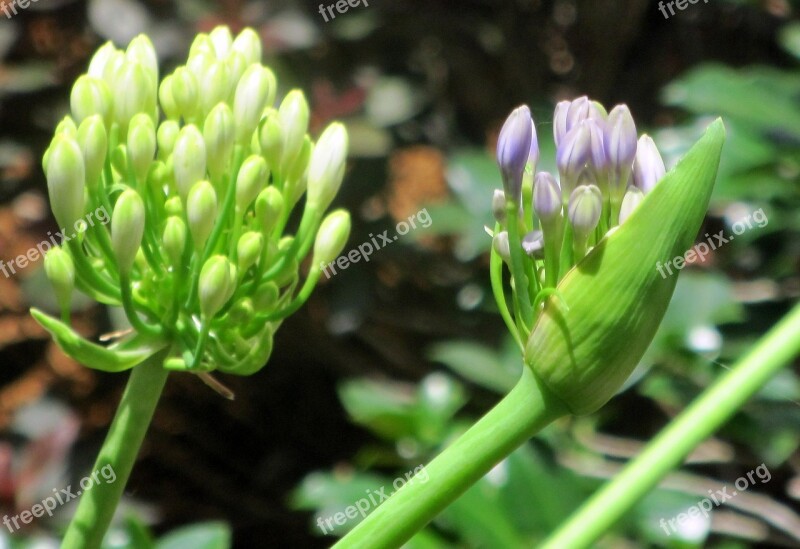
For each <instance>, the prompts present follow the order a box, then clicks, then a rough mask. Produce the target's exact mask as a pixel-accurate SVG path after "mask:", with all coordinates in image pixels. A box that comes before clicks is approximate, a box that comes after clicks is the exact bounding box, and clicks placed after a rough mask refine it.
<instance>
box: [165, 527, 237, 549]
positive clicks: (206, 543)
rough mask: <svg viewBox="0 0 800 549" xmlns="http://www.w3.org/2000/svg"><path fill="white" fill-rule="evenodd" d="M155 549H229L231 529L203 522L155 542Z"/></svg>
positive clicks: (179, 529) (176, 531) (171, 533)
mask: <svg viewBox="0 0 800 549" xmlns="http://www.w3.org/2000/svg"><path fill="white" fill-rule="evenodd" d="M155 547H156V549H187V548H188V547H191V548H192V549H229V548H230V547H231V529H230V527H229V526H228V525H227V524H225V523H222V522H203V523H200V524H192V525H189V526H184V527H183V528H178V529H177V530H173V531H172V532H170V533H169V534H167V535H166V536H164V537H163V538H161V539H160V540H158V542H156V545H155Z"/></svg>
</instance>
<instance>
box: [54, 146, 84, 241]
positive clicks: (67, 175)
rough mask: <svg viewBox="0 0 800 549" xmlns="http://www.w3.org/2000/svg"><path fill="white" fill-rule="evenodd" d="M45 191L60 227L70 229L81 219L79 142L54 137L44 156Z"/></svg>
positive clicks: (81, 162) (81, 164)
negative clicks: (45, 161) (45, 163)
mask: <svg viewBox="0 0 800 549" xmlns="http://www.w3.org/2000/svg"><path fill="white" fill-rule="evenodd" d="M45 173H46V176H47V191H48V193H49V195H50V207H51V208H52V209H53V215H54V216H55V218H56V221H57V222H58V225H59V227H71V226H73V224H74V223H75V222H76V221H77V220H78V219H80V218H81V217H83V214H84V209H85V204H86V203H85V194H84V181H85V180H86V168H85V165H84V162H83V155H82V154H81V149H80V147H79V146H78V143H77V142H76V141H75V140H74V139H71V138H69V137H66V136H56V138H55V139H53V143H52V144H51V145H50V149H49V154H48V157H47V167H46V170H45Z"/></svg>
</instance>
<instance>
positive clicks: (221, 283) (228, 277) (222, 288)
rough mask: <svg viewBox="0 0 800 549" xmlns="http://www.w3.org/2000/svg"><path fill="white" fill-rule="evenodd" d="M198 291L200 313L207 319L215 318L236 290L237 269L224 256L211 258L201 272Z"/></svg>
mask: <svg viewBox="0 0 800 549" xmlns="http://www.w3.org/2000/svg"><path fill="white" fill-rule="evenodd" d="M197 289H198V292H197V295H198V298H199V301H200V312H201V313H202V315H203V317H205V318H211V317H213V316H214V315H215V314H217V313H218V312H219V311H220V309H222V307H224V306H225V304H226V303H227V302H228V300H229V299H230V298H231V297H232V296H233V292H234V290H236V267H235V266H234V265H233V263H231V262H230V260H229V259H228V258H227V257H225V256H224V255H215V256H211V257H210V258H209V259H208V260H207V261H206V262H205V264H204V265H203V268H202V269H201V270H200V278H199V280H198V285H197Z"/></svg>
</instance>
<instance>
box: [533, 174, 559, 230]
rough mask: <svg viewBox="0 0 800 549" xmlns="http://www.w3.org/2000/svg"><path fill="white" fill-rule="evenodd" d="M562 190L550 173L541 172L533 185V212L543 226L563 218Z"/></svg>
mask: <svg viewBox="0 0 800 549" xmlns="http://www.w3.org/2000/svg"><path fill="white" fill-rule="evenodd" d="M561 201H562V198H561V188H560V187H559V186H558V183H557V182H556V178H555V177H553V175H552V174H550V173H549V172H539V173H537V174H536V179H535V180H534V184H533V210H534V211H535V212H536V215H537V216H539V219H541V220H542V223H543V224H547V223H551V222H553V221H554V220H557V219H560V218H561Z"/></svg>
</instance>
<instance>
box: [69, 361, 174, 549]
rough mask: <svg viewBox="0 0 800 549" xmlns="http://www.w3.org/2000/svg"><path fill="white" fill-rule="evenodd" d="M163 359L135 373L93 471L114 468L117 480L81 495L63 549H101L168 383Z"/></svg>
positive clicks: (137, 367)
mask: <svg viewBox="0 0 800 549" xmlns="http://www.w3.org/2000/svg"><path fill="white" fill-rule="evenodd" d="M163 360H164V353H163V352H161V353H157V354H155V355H153V356H152V357H150V358H149V359H147V360H146V361H144V362H143V363H141V364H139V365H138V366H136V367H134V368H133V370H132V371H131V375H130V378H129V379H128V385H127V387H125V392H124V393H123V395H122V400H121V401H120V403H119V408H117V413H116V415H115V416H114V421H113V422H112V423H111V429H109V431H108V435H106V440H105V442H104V443H103V447H102V448H101V449H100V453H99V454H98V455H97V461H95V464H94V469H93V471H99V470H101V469H102V468H103V467H106V466H110V467H111V469H112V470H113V471H114V474H115V475H116V478H115V479H114V482H110V483H107V482H95V483H94V484H93V485H92V487H91V488H90V489H87V490H85V491H84V492H83V493H82V494H80V503H79V504H78V509H77V511H76V512H75V516H74V517H73V518H72V521H71V522H70V524H69V527H68V528H67V533H66V535H65V536H64V541H63V542H62V544H61V547H62V548H63V549H73V548H76V547H80V548H81V549H96V548H98V547H100V544H101V542H102V541H103V536H104V535H105V533H106V530H108V527H109V525H110V524H111V519H112V518H113V517H114V510H115V509H116V508H117V504H118V503H119V500H120V498H121V497H122V492H123V490H124V489H125V485H126V484H127V482H128V477H129V476H130V474H131V469H133V464H134V462H135V461H136V456H137V455H138V453H139V447H140V446H141V445H142V440H143V439H144V435H145V433H146V432H147V428H148V426H149V425H150V420H151V419H152V417H153V412H154V411H155V408H156V404H157V403H158V399H159V397H160V396H161V391H162V390H163V388H164V384H165V382H166V380H167V374H168V372H167V370H165V369H164V368H163V367H162V365H161V363H162V361H163ZM89 475H91V473H89ZM87 476H88V475H87ZM101 480H102V479H101Z"/></svg>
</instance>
